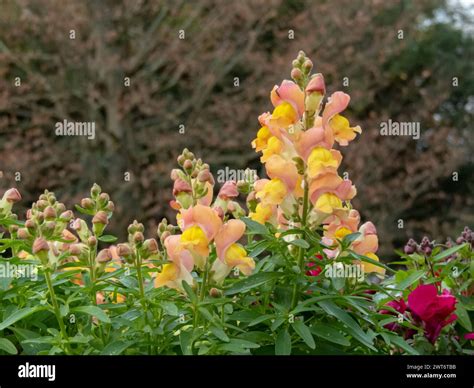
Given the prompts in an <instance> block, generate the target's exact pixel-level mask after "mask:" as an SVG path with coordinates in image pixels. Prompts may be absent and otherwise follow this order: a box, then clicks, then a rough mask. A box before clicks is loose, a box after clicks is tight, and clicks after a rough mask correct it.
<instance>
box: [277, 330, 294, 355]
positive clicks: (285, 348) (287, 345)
mask: <svg viewBox="0 0 474 388" xmlns="http://www.w3.org/2000/svg"><path fill="white" fill-rule="evenodd" d="M275 354H276V355H278V356H287V355H290V354H291V337H290V334H289V333H288V329H286V328H284V329H282V330H280V331H279V332H278V335H277V338H276V342H275Z"/></svg>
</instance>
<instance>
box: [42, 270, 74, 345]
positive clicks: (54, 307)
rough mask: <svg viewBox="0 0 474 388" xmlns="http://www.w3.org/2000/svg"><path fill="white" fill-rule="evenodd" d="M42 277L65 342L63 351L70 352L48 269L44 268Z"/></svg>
mask: <svg viewBox="0 0 474 388" xmlns="http://www.w3.org/2000/svg"><path fill="white" fill-rule="evenodd" d="M44 277H45V279H46V284H47V285H48V290H49V295H50V297H51V304H52V305H53V310H54V315H56V320H57V321H58V325H59V330H60V332H61V336H62V337H63V340H64V341H65V342H66V344H65V348H64V351H65V352H66V354H71V350H70V348H69V337H68V335H67V332H66V326H65V325H64V321H63V318H62V316H61V311H60V309H59V304H58V300H57V298H56V293H55V292H54V287H53V282H52V280H51V274H50V272H49V269H46V270H45V272H44Z"/></svg>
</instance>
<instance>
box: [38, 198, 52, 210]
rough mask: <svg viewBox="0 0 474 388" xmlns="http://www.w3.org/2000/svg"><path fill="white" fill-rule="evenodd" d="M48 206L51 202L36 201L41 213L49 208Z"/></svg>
mask: <svg viewBox="0 0 474 388" xmlns="http://www.w3.org/2000/svg"><path fill="white" fill-rule="evenodd" d="M48 205H49V202H48V201H45V200H43V199H40V200H38V201H36V207H37V208H38V210H40V211H43V210H44V209H46V208H47V207H48Z"/></svg>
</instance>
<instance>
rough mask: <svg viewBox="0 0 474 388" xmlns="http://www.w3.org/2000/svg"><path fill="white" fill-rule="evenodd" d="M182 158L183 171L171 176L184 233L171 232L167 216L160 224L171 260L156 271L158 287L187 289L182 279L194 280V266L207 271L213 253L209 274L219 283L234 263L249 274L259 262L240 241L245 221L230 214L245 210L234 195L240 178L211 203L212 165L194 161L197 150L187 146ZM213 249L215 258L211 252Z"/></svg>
mask: <svg viewBox="0 0 474 388" xmlns="http://www.w3.org/2000/svg"><path fill="white" fill-rule="evenodd" d="M178 163H179V164H180V165H182V166H183V171H181V170H173V172H172V174H171V178H172V179H174V181H175V184H174V192H173V194H174V195H175V198H176V200H175V201H174V202H173V203H172V206H173V208H175V209H176V210H178V211H179V212H178V214H177V216H176V221H177V224H178V228H177V229H178V231H179V232H180V233H177V234H172V233H173V232H174V230H173V228H171V229H170V226H169V225H168V224H167V222H164V221H162V222H161V223H160V226H159V227H158V232H159V236H160V240H161V241H162V243H163V245H164V248H165V251H166V254H167V256H168V260H169V262H168V263H166V264H164V265H163V267H162V270H161V272H160V273H159V274H157V276H156V278H155V287H163V286H166V287H169V288H174V289H176V290H178V291H181V292H184V289H183V282H186V283H188V284H189V285H191V286H194V285H195V282H194V278H193V276H192V272H193V270H198V271H201V272H202V273H204V272H205V271H206V269H207V268H209V266H208V265H210V263H209V261H210V260H212V259H214V262H213V263H212V267H211V274H212V276H211V277H210V280H211V281H214V282H215V283H220V282H222V281H223V280H224V278H225V277H226V276H227V275H228V274H229V273H230V271H231V270H232V268H235V267H237V268H239V270H240V271H241V272H242V273H243V274H245V275H249V274H250V273H251V272H252V270H253V269H254V268H255V263H254V261H253V259H251V258H249V257H248V256H247V252H246V251H245V249H244V248H243V247H242V246H241V245H239V244H238V243H237V241H238V240H239V239H240V238H241V237H242V235H243V234H244V232H245V224H244V223H243V222H242V221H239V220H237V219H230V220H227V218H228V217H229V215H233V216H241V215H244V211H243V209H242V208H241V207H240V205H239V204H238V203H237V202H235V201H233V199H235V198H236V197H237V196H238V195H239V191H238V189H237V184H236V182H232V181H231V182H226V183H225V184H224V185H223V187H222V188H221V190H220V191H219V194H218V195H217V198H216V199H215V201H214V203H213V187H214V179H213V178H212V174H211V173H210V171H209V166H208V165H206V164H205V163H202V161H200V159H198V160H197V161H196V160H195V159H194V155H193V156H192V158H191V157H190V153H189V151H187V150H185V151H183V154H182V155H180V157H179V158H178ZM180 181H181V182H180ZM177 182H178V183H177ZM180 195H181V197H179V196H180ZM183 195H186V197H183ZM183 198H185V200H183ZM226 220H227V221H226ZM213 251H216V252H217V258H215V257H214V256H213V255H211V252H213ZM211 256H212V257H211Z"/></svg>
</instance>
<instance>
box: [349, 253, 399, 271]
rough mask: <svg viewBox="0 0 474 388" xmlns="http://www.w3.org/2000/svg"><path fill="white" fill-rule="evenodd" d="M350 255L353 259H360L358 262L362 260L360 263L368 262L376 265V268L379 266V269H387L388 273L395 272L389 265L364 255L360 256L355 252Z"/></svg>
mask: <svg viewBox="0 0 474 388" xmlns="http://www.w3.org/2000/svg"><path fill="white" fill-rule="evenodd" d="M349 254H350V255H351V256H352V257H354V258H356V259H358V260H360V261H364V262H366V263H370V264H373V265H375V266H377V267H380V268H383V269H385V271H387V272H395V270H393V269H392V268H390V267H388V266H387V265H385V264H384V263H382V262H381V261H377V260H374V259H371V258H370V257H367V256H364V255H359V254H357V253H355V252H349Z"/></svg>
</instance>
